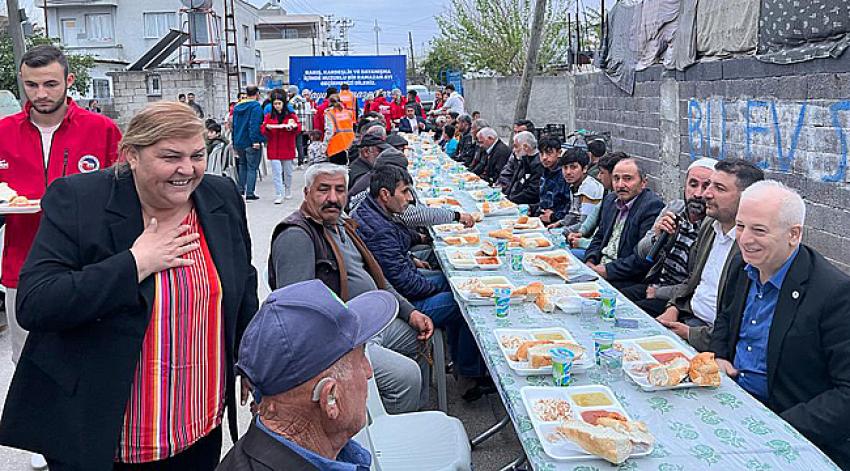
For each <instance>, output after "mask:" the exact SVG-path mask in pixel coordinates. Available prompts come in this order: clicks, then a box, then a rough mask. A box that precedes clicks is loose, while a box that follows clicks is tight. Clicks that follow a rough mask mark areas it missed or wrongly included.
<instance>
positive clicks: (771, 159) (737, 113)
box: [687, 97, 850, 183]
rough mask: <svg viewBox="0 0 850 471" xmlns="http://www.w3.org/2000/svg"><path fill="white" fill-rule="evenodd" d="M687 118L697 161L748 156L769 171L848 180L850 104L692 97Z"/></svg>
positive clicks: (830, 179)
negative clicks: (699, 159) (706, 158)
mask: <svg viewBox="0 0 850 471" xmlns="http://www.w3.org/2000/svg"><path fill="white" fill-rule="evenodd" d="M687 119H688V147H689V153H690V157H691V159H692V160H693V159H697V158H700V157H714V158H716V159H724V158H727V157H733V156H734V157H743V158H746V159H748V160H750V161H751V162H754V163H755V164H756V165H758V166H760V167H761V168H763V169H766V170H768V169H769V170H772V171H777V172H786V173H790V172H794V173H801V174H804V175H807V176H808V177H810V178H813V179H816V180H820V181H824V182H832V183H844V182H846V181H847V152H848V144H847V140H848V134H850V100H844V101H838V102H823V101H820V102H807V101H800V102H794V101H783V100H769V99H768V100H754V99H740V100H729V99H727V98H725V97H712V98H708V99H696V98H691V99H690V100H688V106H687Z"/></svg>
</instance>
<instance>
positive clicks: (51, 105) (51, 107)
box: [30, 85, 68, 114]
mask: <svg viewBox="0 0 850 471" xmlns="http://www.w3.org/2000/svg"><path fill="white" fill-rule="evenodd" d="M67 96H68V86H67V85H66V86H65V90H64V91H63V93H62V98H61V99H60V100H56V101H50V102H45V101H42V102H35V101H32V100H30V103H32V109H33V110H35V112H36V113H39V114H53V113H55V112H56V111H57V110H58V109H59V108H61V107H62V105H64V104H65V100H66V98H67Z"/></svg>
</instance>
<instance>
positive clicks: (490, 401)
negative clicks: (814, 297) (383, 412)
mask: <svg viewBox="0 0 850 471" xmlns="http://www.w3.org/2000/svg"><path fill="white" fill-rule="evenodd" d="M303 182H304V171H303V170H297V171H295V172H294V183H295V186H294V187H293V195H294V198H293V199H291V200H284V204H281V205H276V204H273V200H274V187H273V186H272V182H271V179H270V178H266V179H265V180H264V181H261V182H259V184H258V188H257V194H258V195H259V196H260V200H258V201H252V202H249V203H248V224H249V226H250V231H251V237H252V241H253V261H254V266H255V267H257V271H258V273H259V279H260V283H259V290H258V291H259V293H258V294H259V297H260V300H261V301H262V300H263V299H265V298H266V296H268V294H269V287H268V285H267V283H266V281H265V280H266V262H267V260H268V255H269V248H270V237H271V232H272V229H274V226H275V225H276V224H277V222H278V221H280V220H281V219H283V218H284V217H285V216H286V215H288V214H289V213H291V212H292V211H294V210H295V209H296V208H298V206H299V205H300V204H301V201H302V195H303V192H302V190H301V188H303ZM10 358H11V346H10V341H9V335H8V331H4V332H2V333H0V403H2V404H4V407H5V400H6V391H7V390H8V388H9V383H10V382H11V380H12V374H13V372H14V367H13V365H12V362H11V360H10ZM467 386H468V384H467V383H465V382H461V384H458V382H457V381H455V380H454V379H453V378H452V377H451V376H450V377H449V379H448V399H449V404H448V405H449V414H450V415H453V416H455V417H458V418H459V419H460V420H461V421H462V422H463V423H464V426H465V427H466V431H467V434H468V435H469V436H470V438H471V437H473V436H475V435H476V434H478V433H480V432H482V431H484V430H486V429H487V428H489V427H490V426H491V425H492V424H494V423H496V422H498V421H499V420H500V419H501V418H502V417H503V416H504V414H505V412H504V407H503V406H502V403H501V401H500V399H499V396H498V395H491V396H488V397H486V398H482V399H479V400H478V401H476V402H474V403H466V402H464V401H463V400H462V399H461V398H460V395H461V394H462V393H463V391H464V389H465V388H466V387H467ZM431 398H432V403H431V404H429V407H428V409H434V410H436V408H437V406H436V390H435V389H434V388H433V386H432V393H431ZM238 420H239V430H240V431H244V430H245V429H246V428H247V426H248V422H249V420H250V413H249V411H248V409H247V407H246V408H241V409H240V410H239V413H238ZM224 430H227V427H226V424H225V428H224ZM45 433H49V431H47V432H45ZM411 433H415V431H411ZM224 435H225V442H224V446H223V447H222V456H223V455H224V454H225V453H227V450H229V449H230V447H231V445H232V444H231V442H230V440H229V438H228V437H227V434H226V433H225V434H224ZM521 452H522V448H521V446H520V444H519V441H518V440H517V438H516V434H515V433H514V430H513V428H512V427H510V426H509V427H506V428H505V429H503V430H502V431H501V432H499V433H498V434H497V435H495V436H494V437H493V438H491V439H490V440H488V441H487V442H485V443H483V444H482V445H480V446H479V447H477V448H476V449H475V450H473V454H472V457H473V465H474V467H475V469H476V470H477V471H489V470H498V469H501V468H502V467H503V466H504V465H505V464H507V463H509V462H510V461H512V460H513V459H515V458H516V457H518V456H519V455H520V453H521ZM29 469H31V468H30V465H29V453H27V452H24V451H21V450H16V449H12V448H7V447H0V470H2V471H26V470H29ZM386 471H392V470H386Z"/></svg>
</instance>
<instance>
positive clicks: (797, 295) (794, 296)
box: [791, 291, 800, 299]
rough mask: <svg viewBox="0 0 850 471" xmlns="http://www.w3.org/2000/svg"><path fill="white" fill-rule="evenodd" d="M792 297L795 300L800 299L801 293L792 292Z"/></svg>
mask: <svg viewBox="0 0 850 471" xmlns="http://www.w3.org/2000/svg"><path fill="white" fill-rule="evenodd" d="M791 297H792V298H794V299H797V298H799V297H800V292H799V291H792V292H791Z"/></svg>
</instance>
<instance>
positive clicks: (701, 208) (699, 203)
mask: <svg viewBox="0 0 850 471" xmlns="http://www.w3.org/2000/svg"><path fill="white" fill-rule="evenodd" d="M686 208H687V210H688V215H689V216H690V217H691V218H692V219H694V220H698V221H701V220H703V219H704V218H705V200H704V199H702V198H691V199H689V200H687V201H686Z"/></svg>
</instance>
